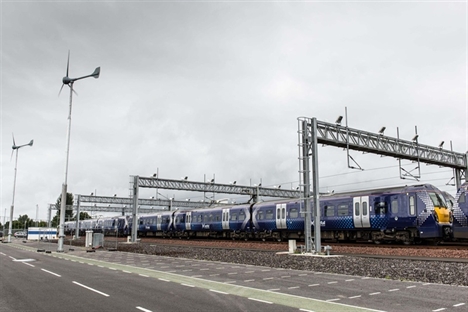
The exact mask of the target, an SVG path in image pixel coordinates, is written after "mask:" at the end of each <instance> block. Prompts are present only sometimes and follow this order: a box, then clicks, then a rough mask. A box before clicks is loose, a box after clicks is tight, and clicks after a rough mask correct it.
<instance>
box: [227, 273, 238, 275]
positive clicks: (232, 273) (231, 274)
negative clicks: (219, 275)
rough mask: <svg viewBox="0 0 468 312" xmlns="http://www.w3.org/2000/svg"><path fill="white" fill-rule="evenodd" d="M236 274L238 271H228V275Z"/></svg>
mask: <svg viewBox="0 0 468 312" xmlns="http://www.w3.org/2000/svg"><path fill="white" fill-rule="evenodd" d="M234 274H237V272H231V273H228V275H234Z"/></svg>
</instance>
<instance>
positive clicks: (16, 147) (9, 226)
mask: <svg viewBox="0 0 468 312" xmlns="http://www.w3.org/2000/svg"><path fill="white" fill-rule="evenodd" d="M33 143H34V140H31V142H29V143H28V144H23V145H16V142H15V136H13V146H12V147H11V148H12V149H13V150H12V151H11V157H13V152H14V151H15V150H16V160H15V177H14V180H13V200H12V202H11V209H10V223H9V225H8V242H9V243H11V231H12V229H13V210H15V191H16V171H17V169H18V151H19V149H20V148H22V147H24V146H33Z"/></svg>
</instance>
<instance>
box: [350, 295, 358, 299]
mask: <svg viewBox="0 0 468 312" xmlns="http://www.w3.org/2000/svg"><path fill="white" fill-rule="evenodd" d="M359 297H361V295H358V296H352V297H348V299H354V298H359Z"/></svg>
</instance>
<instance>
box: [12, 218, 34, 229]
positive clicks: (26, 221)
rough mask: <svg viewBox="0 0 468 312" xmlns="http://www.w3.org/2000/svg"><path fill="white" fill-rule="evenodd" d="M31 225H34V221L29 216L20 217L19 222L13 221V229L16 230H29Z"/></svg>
mask: <svg viewBox="0 0 468 312" xmlns="http://www.w3.org/2000/svg"><path fill="white" fill-rule="evenodd" d="M31 225H33V220H32V219H30V218H29V217H28V215H20V216H19V217H18V220H13V228H15V229H23V228H24V229H27V228H28V227H29V226H31Z"/></svg>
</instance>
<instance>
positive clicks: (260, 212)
mask: <svg viewBox="0 0 468 312" xmlns="http://www.w3.org/2000/svg"><path fill="white" fill-rule="evenodd" d="M302 204H303V202H301V201H290V200H283V201H271V202H263V203H259V204H256V205H254V206H253V208H252V226H253V228H252V230H253V231H254V236H255V237H256V238H260V239H262V240H266V239H275V240H278V241H281V240H283V239H287V238H297V239H303V237H304V218H303V216H301V211H302V210H301V208H302Z"/></svg>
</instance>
